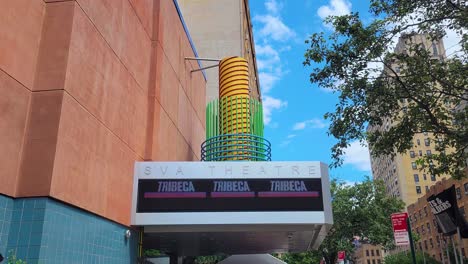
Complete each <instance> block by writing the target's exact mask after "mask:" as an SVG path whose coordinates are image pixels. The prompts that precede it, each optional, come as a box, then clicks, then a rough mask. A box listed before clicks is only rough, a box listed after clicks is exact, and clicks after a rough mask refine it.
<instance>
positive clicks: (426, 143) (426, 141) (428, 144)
mask: <svg viewBox="0 0 468 264" xmlns="http://www.w3.org/2000/svg"><path fill="white" fill-rule="evenodd" d="M424 145H425V146H426V147H428V146H430V145H431V141H430V140H429V139H428V138H425V139H424Z"/></svg>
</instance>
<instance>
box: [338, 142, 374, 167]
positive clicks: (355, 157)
mask: <svg viewBox="0 0 468 264" xmlns="http://www.w3.org/2000/svg"><path fill="white" fill-rule="evenodd" d="M344 152H345V154H344V156H343V164H345V165H346V164H349V165H352V166H354V167H355V168H356V169H358V170H361V171H370V170H371V165H370V156H369V149H368V147H367V142H365V143H364V146H363V145H361V143H360V142H359V141H354V142H351V144H350V145H349V146H348V147H347V148H346V149H345V151H344Z"/></svg>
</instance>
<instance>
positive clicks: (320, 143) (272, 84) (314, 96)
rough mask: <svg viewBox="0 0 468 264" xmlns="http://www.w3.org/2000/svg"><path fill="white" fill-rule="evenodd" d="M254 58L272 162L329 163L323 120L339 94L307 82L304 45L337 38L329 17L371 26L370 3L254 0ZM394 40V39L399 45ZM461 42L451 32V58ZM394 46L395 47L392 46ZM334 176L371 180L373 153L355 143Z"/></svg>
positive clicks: (360, 0)
mask: <svg viewBox="0 0 468 264" xmlns="http://www.w3.org/2000/svg"><path fill="white" fill-rule="evenodd" d="M249 3H250V12H251V17H252V23H253V31H254V41H255V52H256V55H257V66H258V71H259V78H260V87H261V92H262V98H263V108H264V122H265V138H267V139H268V140H270V142H271V143H272V159H273V160H274V161H281V160H286V161H321V162H324V163H326V164H330V163H331V150H330V149H331V147H332V146H333V145H334V144H335V143H336V140H335V139H334V138H333V137H331V136H328V135H327V131H328V126H329V123H328V122H327V121H326V120H325V119H324V118H323V116H324V114H325V113H326V112H332V111H334V106H335V104H336V103H337V102H338V100H337V94H334V93H332V92H331V91H329V90H325V89H322V88H320V87H318V86H317V85H316V84H312V83H310V81H309V74H310V72H311V68H307V67H304V66H303V64H302V62H303V60H304V53H305V51H306V49H307V45H306V44H305V43H304V41H305V40H306V39H307V38H308V36H310V35H311V34H313V33H316V32H325V33H326V34H330V33H333V28H332V27H330V25H327V24H324V22H323V19H324V18H326V17H327V16H330V15H344V14H348V13H350V12H359V13H360V15H361V17H362V18H363V20H364V21H369V22H370V21H371V20H372V16H371V15H370V14H369V1H366V0H250V1H249ZM395 40H396V39H395ZM458 41H459V39H458V37H457V35H456V34H455V33H454V32H447V36H446V37H445V38H444V45H445V48H446V52H447V56H449V57H450V55H451V54H454V53H456V52H457V51H459V50H460V49H459V48H460V46H459V45H457V43H458ZM394 44H396V43H394ZM330 176H331V178H334V179H339V180H341V181H344V182H347V183H349V184H352V183H355V182H360V181H362V180H364V179H365V177H366V176H369V177H371V178H372V174H371V168H370V157H369V151H368V149H367V147H366V146H362V145H361V144H360V143H359V142H352V143H351V144H350V146H349V147H348V149H347V151H346V154H345V155H344V164H343V166H342V167H340V168H337V169H330Z"/></svg>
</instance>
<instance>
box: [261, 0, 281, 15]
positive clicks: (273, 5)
mask: <svg viewBox="0 0 468 264" xmlns="http://www.w3.org/2000/svg"><path fill="white" fill-rule="evenodd" d="M265 7H266V9H267V10H268V11H269V12H271V13H273V14H277V13H278V12H279V10H280V9H281V8H282V5H280V4H278V2H276V1H275V0H267V1H266V2H265Z"/></svg>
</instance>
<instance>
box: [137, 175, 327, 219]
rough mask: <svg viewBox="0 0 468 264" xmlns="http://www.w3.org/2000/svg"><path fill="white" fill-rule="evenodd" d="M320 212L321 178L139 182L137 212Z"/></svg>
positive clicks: (321, 208) (148, 180) (143, 180)
mask: <svg viewBox="0 0 468 264" xmlns="http://www.w3.org/2000/svg"><path fill="white" fill-rule="evenodd" d="M242 211H244V212H252V211H323V200H322V184H321V180H320V179H300V178H299V179H271V180H270V179H195V180H155V179H142V180H139V181H138V201H137V212H138V213H150V212H155V213H157V212H159V213H161V212H242Z"/></svg>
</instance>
